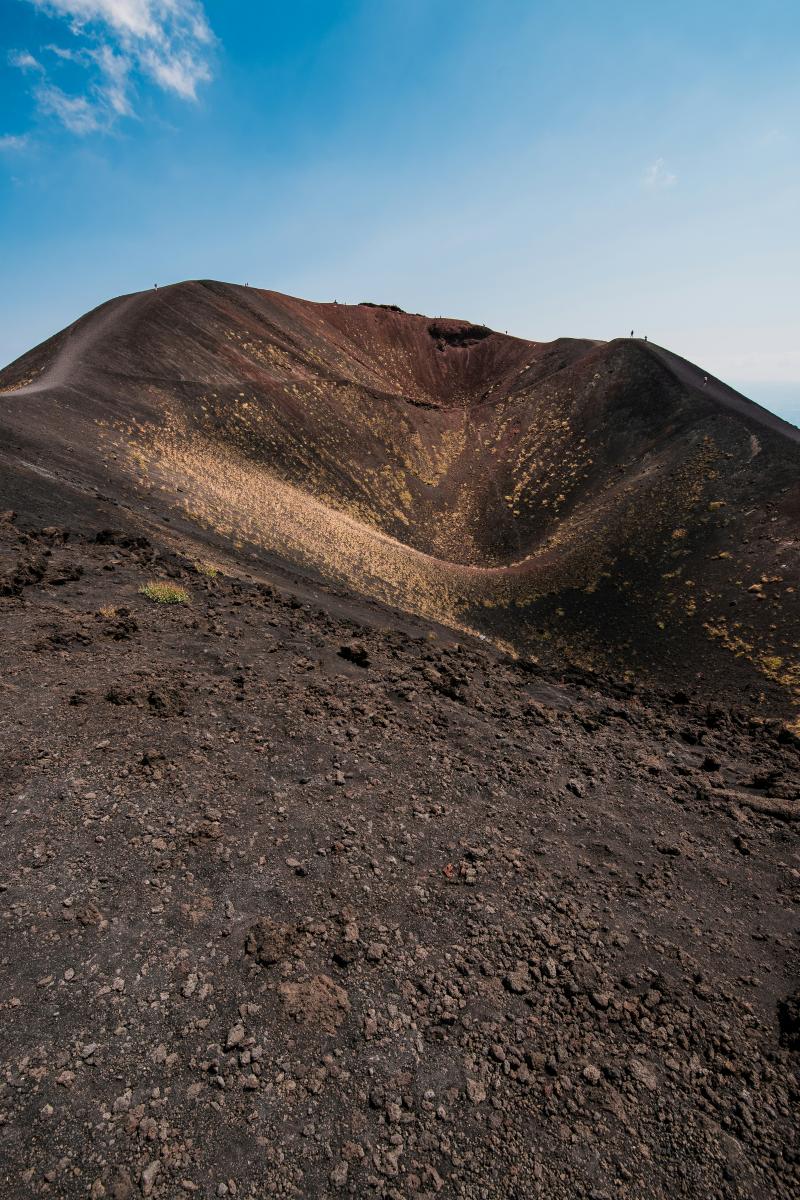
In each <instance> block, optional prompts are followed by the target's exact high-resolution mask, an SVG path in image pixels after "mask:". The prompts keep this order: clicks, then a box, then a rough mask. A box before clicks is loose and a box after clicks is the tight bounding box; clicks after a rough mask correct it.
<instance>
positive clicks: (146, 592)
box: [139, 580, 189, 604]
mask: <svg viewBox="0 0 800 1200" xmlns="http://www.w3.org/2000/svg"><path fill="white" fill-rule="evenodd" d="M139 594H140V595H142V596H146V597H147V599H148V600H154V601H155V602H156V604H188V603H189V593H188V592H187V591H186V588H182V587H178V585H177V584H175V583H164V582H162V581H161V580H153V581H152V582H151V583H145V584H144V585H143V586H142V587H140V588H139Z"/></svg>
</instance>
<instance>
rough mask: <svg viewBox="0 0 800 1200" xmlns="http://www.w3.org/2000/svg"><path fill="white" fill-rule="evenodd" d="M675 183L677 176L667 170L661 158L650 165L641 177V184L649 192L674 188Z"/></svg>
mask: <svg viewBox="0 0 800 1200" xmlns="http://www.w3.org/2000/svg"><path fill="white" fill-rule="evenodd" d="M677 182H678V176H677V175H674V174H673V173H672V171H669V170H668V169H667V166H666V164H665V162H664V160H663V158H657V159H656V160H655V162H654V163H651V164H650V166H649V167H648V168H647V170H646V171H645V173H644V175H643V176H642V183H643V184H644V186H645V187H646V188H649V189H650V190H651V191H663V190H664V189H665V188H671V187H674V186H675V184H676V183H677Z"/></svg>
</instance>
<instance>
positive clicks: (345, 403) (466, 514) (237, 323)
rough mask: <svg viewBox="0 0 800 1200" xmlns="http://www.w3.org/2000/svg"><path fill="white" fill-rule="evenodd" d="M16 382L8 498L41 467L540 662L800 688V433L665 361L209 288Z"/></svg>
mask: <svg viewBox="0 0 800 1200" xmlns="http://www.w3.org/2000/svg"><path fill="white" fill-rule="evenodd" d="M0 387H2V392H3V394H2V395H0V428H2V431H3V446H4V447H5V450H4V455H5V457H6V460H7V465H8V469H7V475H6V479H7V482H6V491H7V493H8V495H7V496H6V502H7V503H8V504H10V505H13V506H15V507H19V506H20V503H21V501H20V496H19V486H20V484H19V479H20V472H22V475H23V476H24V477H25V478H26V479H28V480H29V481H30V471H31V467H38V468H39V470H40V471H41V470H46V471H48V472H51V474H52V477H53V478H54V479H55V480H57V481H58V485H59V488H60V493H59V499H58V503H59V504H62V505H63V504H67V505H69V504H70V503H74V502H75V501H74V497H75V495H76V494H78V493H80V494H82V495H84V496H85V494H86V489H87V488H94V489H95V490H99V491H101V492H102V494H103V495H105V496H109V497H111V498H113V499H115V500H116V501H117V502H119V503H122V504H125V505H129V506H131V507H132V508H134V509H135V510H136V511H139V512H141V513H143V514H145V513H146V514H147V515H148V519H154V518H156V517H160V518H165V519H166V518H167V517H169V518H170V520H171V521H172V522H173V523H175V524H176V526H179V527H180V528H181V529H185V530H186V531H187V532H191V533H192V535H193V536H195V537H198V538H202V539H204V540H206V541H207V542H208V541H215V542H216V543H217V544H219V543H220V539H225V541H226V543H227V544H229V545H233V546H236V547H239V549H240V551H241V550H242V549H246V550H247V552H248V553H250V554H253V553H255V554H257V555H260V556H262V557H265V558H269V556H279V557H280V558H281V559H282V560H284V561H287V562H289V563H292V564H295V565H296V566H297V567H300V568H302V569H304V570H306V571H312V572H315V573H318V574H319V575H321V576H323V577H324V578H326V579H328V580H330V581H333V582H335V583H337V584H339V585H342V586H345V587H346V588H347V589H349V590H351V591H355V592H358V593H361V594H364V595H367V596H370V597H373V598H375V599H379V600H381V601H385V602H389V603H391V604H394V605H397V606H399V607H402V608H405V609H408V610H410V611H414V612H416V613H418V614H421V615H424V616H426V617H430V618H434V619H436V620H439V621H442V622H444V623H447V624H450V625H452V626H456V627H459V628H462V629H467V630H471V631H473V632H477V633H479V634H481V635H483V636H486V637H488V638H490V639H491V640H494V641H496V642H498V643H500V644H502V645H505V646H506V647H508V648H510V649H513V650H514V651H515V652H516V653H520V654H523V655H525V656H527V657H534V658H538V659H540V660H542V661H547V662H560V663H563V662H565V661H566V662H574V663H579V664H581V665H582V666H584V667H591V668H595V669H611V670H613V671H615V672H616V673H620V672H624V671H626V670H630V669H636V670H638V671H642V672H645V673H650V674H652V675H654V676H659V677H661V678H667V677H677V676H678V675H680V676H683V675H684V674H685V671H686V667H687V663H691V668H690V669H691V671H692V674H694V673H695V672H697V671H700V672H702V673H704V675H705V677H706V679H707V680H708V681H709V682H711V683H713V681H714V680H715V679H716V678H718V677H719V678H720V679H721V678H725V679H726V680H728V681H730V680H731V679H740V680H741V681H742V683H744V684H746V685H747V686H751V687H755V688H756V689H761V688H766V689H768V690H772V691H774V692H775V694H780V695H782V696H783V698H784V700H785V701H786V702H787V703H789V704H791V703H792V702H793V697H794V696H796V694H797V688H798V685H799V684H800V678H799V677H798V668H797V633H796V616H795V612H796V593H795V592H794V588H795V587H796V575H797V565H798V556H797V542H796V522H797V517H798V512H800V483H798V479H799V478H800V472H799V471H798V467H800V445H799V444H798V431H797V430H795V429H794V428H793V427H792V426H789V425H788V424H786V423H785V422H782V421H780V420H779V419H778V418H777V417H774V416H772V414H770V413H768V412H766V411H765V410H763V409H761V408H759V407H758V406H757V405H754V404H752V403H751V402H750V401H748V400H746V399H745V398H744V397H742V396H739V395H738V394H737V393H735V392H733V391H732V390H731V389H729V388H727V387H725V385H723V384H721V383H719V382H718V381H716V380H714V379H711V378H707V377H706V376H704V374H703V372H701V371H699V370H698V369H697V368H695V367H693V366H692V365H691V364H689V363H686V362H684V360H681V359H678V358H677V357H676V356H674V355H672V354H670V353H669V352H667V351H665V350H662V349H660V348H658V347H655V346H652V345H646V344H644V343H641V342H638V341H633V340H624V341H623V340H619V341H614V342H610V343H603V342H593V341H587V340H574V339H566V338H564V339H559V340H557V341H555V342H549V343H538V342H528V341H524V340H522V339H519V338H513V337H507V336H504V335H502V334H498V333H495V332H492V331H491V330H488V329H486V328H485V327H484V326H481V325H472V324H471V323H469V322H466V321H455V320H444V319H441V318H436V319H431V318H428V317H423V316H419V315H410V314H406V313H402V312H399V311H395V310H393V309H391V308H386V307H381V306H373V305H366V304H362V305H355V306H347V305H338V304H314V303H309V302H307V301H302V300H297V299H293V298H291V297H288V296H282V295H279V294H277V293H274V292H267V291H260V290H256V289H253V288H243V287H235V286H231V285H226V284H221V283H213V282H205V281H204V282H192V283H185V284H179V285H175V286H174V287H168V288H164V289H160V290H158V291H153V292H147V293H139V294H136V295H132V296H127V297H123V298H120V299H118V300H114V301H111V302H109V303H108V304H105V305H103V306H101V307H100V308H98V309H96V310H95V311H94V312H92V313H89V314H88V315H87V316H85V317H83V318H81V320H79V321H77V322H76V323H75V324H74V325H72V326H70V327H69V328H68V329H67V330H65V331H63V332H62V333H61V334H58V335H57V336H56V337H55V338H52V339H51V340H50V341H49V342H46V343H44V344H43V345H42V346H40V347H38V348H37V349H36V350H33V351H31V352H30V353H29V354H27V355H25V356H24V357H23V358H21V359H19V360H18V361H17V362H16V363H14V364H12V365H11V366H10V367H8V368H7V369H6V370H5V371H4V372H3V373H2V375H1V376H0ZM26 472H27V474H26ZM12 480H13V481H15V482H13V484H12ZM31 486H33V485H31ZM70 497H72V499H70ZM42 502H43V501H42Z"/></svg>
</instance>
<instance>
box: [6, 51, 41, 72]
mask: <svg viewBox="0 0 800 1200" xmlns="http://www.w3.org/2000/svg"><path fill="white" fill-rule="evenodd" d="M8 61H9V62H10V63H11V66H12V67H16V68H17V70H19V71H43V70H44V67H43V66H42V64H41V63H40V62H39V60H38V58H34V57H33V55H32V54H31V53H30V52H29V51H28V50H12V51H11V53H10V54H9V56H8Z"/></svg>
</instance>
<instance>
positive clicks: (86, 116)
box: [36, 83, 103, 134]
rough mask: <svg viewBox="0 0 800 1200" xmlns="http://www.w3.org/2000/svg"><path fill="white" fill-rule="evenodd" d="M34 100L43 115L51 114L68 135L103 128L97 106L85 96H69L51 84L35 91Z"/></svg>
mask: <svg viewBox="0 0 800 1200" xmlns="http://www.w3.org/2000/svg"><path fill="white" fill-rule="evenodd" d="M36 99H37V100H38V102H39V107H40V108H41V110H42V112H44V113H52V114H53V116H55V117H58V119H59V121H60V122H61V124H62V125H63V126H64V127H65V128H66V129H68V130H69V131H70V133H79V134H85V133H94V132H95V131H96V130H98V129H102V128H103V121H102V119H101V115H100V113H99V111H98V108H97V105H96V104H94V103H93V102H92V101H91V100H87V98H86V97H85V96H70V95H68V94H67V93H66V92H62V90H61V88H58V87H55V86H54V85H53V84H51V83H46V84H42V86H41V87H39V88H37V89H36Z"/></svg>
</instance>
